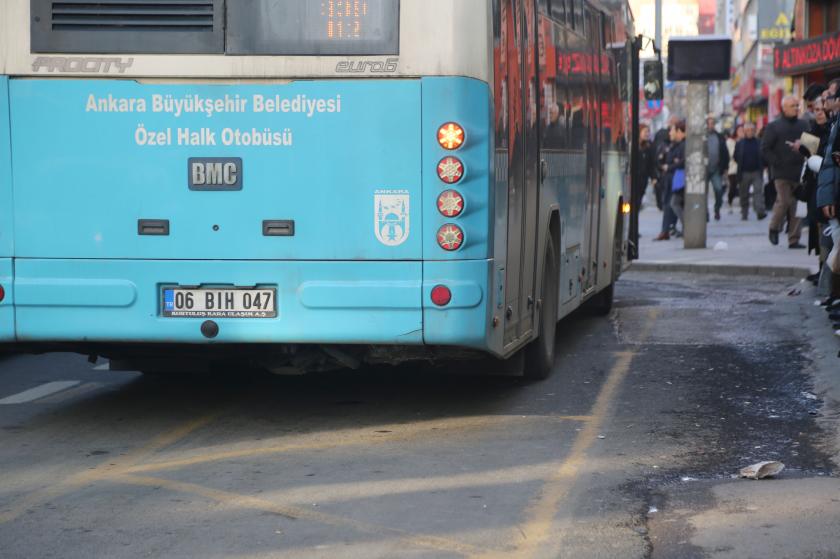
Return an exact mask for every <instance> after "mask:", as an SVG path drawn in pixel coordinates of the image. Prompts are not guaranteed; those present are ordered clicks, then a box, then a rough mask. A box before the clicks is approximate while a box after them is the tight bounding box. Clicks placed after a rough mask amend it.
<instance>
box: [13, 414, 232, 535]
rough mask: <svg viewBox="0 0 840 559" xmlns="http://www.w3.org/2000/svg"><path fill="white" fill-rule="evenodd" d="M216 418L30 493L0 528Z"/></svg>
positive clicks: (196, 422)
mask: <svg viewBox="0 0 840 559" xmlns="http://www.w3.org/2000/svg"><path fill="white" fill-rule="evenodd" d="M217 415H218V412H214V413H210V414H206V415H204V416H201V417H199V418H197V419H192V420H190V421H187V422H185V423H182V424H181V425H179V426H177V427H175V428H174V429H171V430H169V431H166V432H164V433H161V434H160V435H158V436H156V437H154V438H153V439H152V440H150V441H149V442H148V443H146V444H145V445H143V446H142V447H140V448H138V449H135V450H133V451H131V452H128V453H127V454H125V455H124V456H119V457H117V458H110V459H109V460H107V461H105V462H101V463H100V464H99V465H98V466H95V467H94V468H91V469H89V470H85V471H83V472H79V473H76V474H73V475H71V476H68V477H67V478H65V479H63V480H61V481H59V482H57V483H54V484H51V485H48V486H46V487H44V488H42V489H38V490H35V491H33V492H31V493H29V494H28V495H26V496H24V497H23V498H22V499H21V500H20V501H18V502H17V503H15V504H14V505H12V506H11V508H9V509H8V510H6V511H4V512H0V524H3V523H6V522H10V521H12V520H14V519H16V518H19V517H20V516H21V515H22V514H25V513H26V512H27V511H29V510H31V509H33V508H35V507H37V506H38V505H42V504H44V503H46V502H48V501H50V500H52V499H55V498H57V497H61V496H63V495H66V494H67V493H70V492H72V491H73V490H74V489H76V488H77V487H79V486H81V485H85V484H88V483H92V482H94V481H98V480H100V479H103V478H106V477H109V476H111V475H114V473H115V472H119V471H122V470H124V469H125V468H128V467H129V466H132V465H133V464H136V463H138V462H141V461H142V460H145V459H146V458H148V457H149V456H151V455H152V454H154V453H155V452H157V451H159V450H161V449H163V448H166V447H167V446H170V445H172V444H174V443H175V442H177V441H179V440H180V439H182V438H184V437H186V436H187V435H189V434H190V433H192V432H193V431H195V430H196V429H199V428H200V427H203V426H205V425H207V424H208V423H210V422H211V421H213V419H215V418H216V416H217Z"/></svg>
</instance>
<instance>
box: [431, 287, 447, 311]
mask: <svg viewBox="0 0 840 559" xmlns="http://www.w3.org/2000/svg"><path fill="white" fill-rule="evenodd" d="M451 300H452V292H451V291H449V288H448V287H446V286H445V285H436V286H434V287H433V288H432V303H434V304H435V305H437V306H439V307H445V306H446V305H448V304H449V301H451Z"/></svg>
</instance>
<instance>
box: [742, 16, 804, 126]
mask: <svg viewBox="0 0 840 559" xmlns="http://www.w3.org/2000/svg"><path fill="white" fill-rule="evenodd" d="M733 4H734V6H733V8H734V9H733V12H734V15H733V21H732V28H731V29H730V33H731V35H732V65H733V73H732V76H733V77H732V82H731V91H732V93H731V95H732V97H731V101H732V102H731V109H732V114H733V116H735V117H736V118H737V119H738V120H739V121H751V122H755V123H757V124H758V125H759V126H763V125H764V124H766V123H767V122H768V121H770V120H772V119H774V118H776V116H777V115H778V114H779V105H780V103H781V99H782V97H783V96H784V94H785V92H786V91H789V90H790V83H789V82H787V81H786V80H785V79H784V78H783V77H781V76H779V75H777V74H776V73H775V71H774V65H773V62H774V50H773V49H774V47H775V46H776V45H777V44H782V43H784V42H786V41H789V40H790V37H791V24H792V19H793V12H794V0H734V1H733Z"/></svg>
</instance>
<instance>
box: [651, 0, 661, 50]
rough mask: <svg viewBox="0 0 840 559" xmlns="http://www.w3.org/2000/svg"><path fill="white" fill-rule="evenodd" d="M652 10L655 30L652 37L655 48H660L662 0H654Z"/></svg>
mask: <svg viewBox="0 0 840 559" xmlns="http://www.w3.org/2000/svg"><path fill="white" fill-rule="evenodd" d="M654 10H655V12H656V31H655V32H654V37H653V39H654V41H655V42H656V48H658V49H662V0H656V4H655V8H654Z"/></svg>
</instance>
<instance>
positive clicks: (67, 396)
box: [38, 382, 105, 404]
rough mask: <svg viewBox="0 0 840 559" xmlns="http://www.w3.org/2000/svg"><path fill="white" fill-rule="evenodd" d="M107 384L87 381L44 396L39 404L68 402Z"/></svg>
mask: <svg viewBox="0 0 840 559" xmlns="http://www.w3.org/2000/svg"><path fill="white" fill-rule="evenodd" d="M103 386H105V385H104V384H102V383H101V382H86V383H84V384H82V385H81V386H76V387H75V388H71V389H70V390H65V391H63V392H59V393H58V394H53V395H52V396H47V397H46V398H42V399H41V400H38V403H39V404H58V403H61V402H66V401H67V400H72V399H73V398H78V397H79V396H83V395H85V394H87V393H89V392H95V391H96V390H99V389H100V388H102V387H103Z"/></svg>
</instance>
